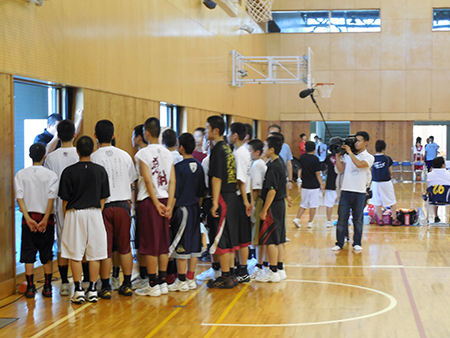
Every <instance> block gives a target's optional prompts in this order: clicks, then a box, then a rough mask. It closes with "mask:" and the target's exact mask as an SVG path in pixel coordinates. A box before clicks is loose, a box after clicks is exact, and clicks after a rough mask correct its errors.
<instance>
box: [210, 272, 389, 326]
mask: <svg viewBox="0 0 450 338" xmlns="http://www.w3.org/2000/svg"><path fill="white" fill-rule="evenodd" d="M285 281H286V282H299V283H318V284H331V285H339V286H348V287H352V288H356V289H362V290H366V291H371V292H374V293H378V294H380V295H382V296H384V297H386V298H388V299H389V301H390V304H389V305H388V306H387V307H386V308H384V309H382V310H380V311H377V312H374V313H371V314H368V315H363V316H358V317H353V318H344V319H336V320H328V321H323V322H311V323H292V324H231V323H230V324H227V323H217V322H216V323H202V326H213V327H217V326H233V327H293V326H308V325H324V324H335V323H344V322H349V321H353V320H360V319H365V318H370V317H375V316H378V315H381V314H383V313H386V312H388V311H391V310H392V309H393V308H394V307H396V306H397V299H395V298H394V297H393V296H391V295H390V294H388V293H385V292H383V291H379V290H375V289H371V288H366V287H364V286H358V285H351V284H344V283H335V282H324V281H311V280H300V279H286V280H285Z"/></svg>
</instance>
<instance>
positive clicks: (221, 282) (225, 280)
mask: <svg viewBox="0 0 450 338" xmlns="http://www.w3.org/2000/svg"><path fill="white" fill-rule="evenodd" d="M206 286H207V287H209V288H211V289H212V288H218V289H232V288H234V287H235V285H234V281H233V279H232V278H231V277H224V276H220V277H219V278H217V279H216V280H213V279H210V280H209V281H208V283H206Z"/></svg>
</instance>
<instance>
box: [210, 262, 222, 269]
mask: <svg viewBox="0 0 450 338" xmlns="http://www.w3.org/2000/svg"><path fill="white" fill-rule="evenodd" d="M212 268H213V269H214V270H219V269H220V263H212Z"/></svg>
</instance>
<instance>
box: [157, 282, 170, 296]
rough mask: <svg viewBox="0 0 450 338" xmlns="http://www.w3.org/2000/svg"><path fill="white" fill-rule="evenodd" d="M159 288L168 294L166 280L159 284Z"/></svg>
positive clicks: (162, 292) (163, 293) (164, 293)
mask: <svg viewBox="0 0 450 338" xmlns="http://www.w3.org/2000/svg"><path fill="white" fill-rule="evenodd" d="M159 289H160V290H161V294H162V295H167V294H168V293H169V288H168V286H167V283H166V282H164V283H161V284H159Z"/></svg>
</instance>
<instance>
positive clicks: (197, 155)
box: [192, 150, 208, 163]
mask: <svg viewBox="0 0 450 338" xmlns="http://www.w3.org/2000/svg"><path fill="white" fill-rule="evenodd" d="M192 156H193V157H194V158H195V159H196V160H197V161H199V162H200V163H202V162H203V160H204V159H205V158H206V157H207V156H208V154H207V153H204V152H200V151H197V150H194V152H193V153H192Z"/></svg>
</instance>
